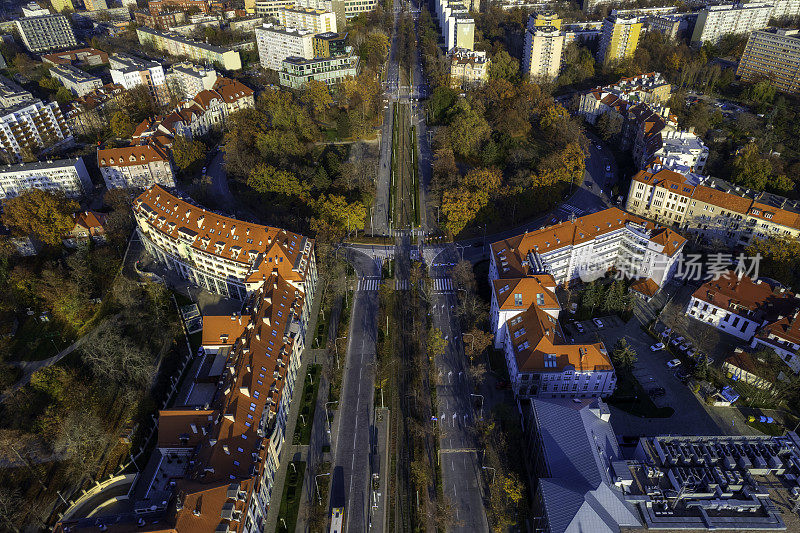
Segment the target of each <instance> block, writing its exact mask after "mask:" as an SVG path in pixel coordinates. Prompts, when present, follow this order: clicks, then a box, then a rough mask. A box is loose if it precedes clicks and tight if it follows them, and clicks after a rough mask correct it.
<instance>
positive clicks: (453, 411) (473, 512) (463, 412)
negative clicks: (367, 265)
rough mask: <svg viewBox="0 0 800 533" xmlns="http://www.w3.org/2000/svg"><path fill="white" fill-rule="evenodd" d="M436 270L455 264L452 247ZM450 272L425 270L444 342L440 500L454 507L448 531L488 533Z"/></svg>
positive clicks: (439, 391)
mask: <svg viewBox="0 0 800 533" xmlns="http://www.w3.org/2000/svg"><path fill="white" fill-rule="evenodd" d="M436 261H437V264H441V263H455V262H457V261H458V257H457V253H456V250H455V247H453V246H449V247H448V248H447V249H445V250H444V251H443V252H442V253H441V254H440V255H439V257H438V258H437V259H436ZM449 271H450V269H449V267H443V266H439V267H433V266H431V267H430V270H429V272H430V276H431V278H432V279H433V281H434V287H433V291H432V292H433V293H432V295H431V304H432V305H431V308H432V312H433V326H434V327H435V328H438V329H439V330H441V332H442V335H443V336H444V337H445V338H446V339H447V340H448V343H447V350H446V352H445V354H444V355H442V356H439V357H437V358H436V368H437V370H438V374H439V384H438V385H437V386H436V397H437V401H438V407H437V409H438V411H437V413H436V416H437V417H438V419H439V420H438V423H439V428H440V438H439V449H440V468H441V471H442V484H443V486H444V494H445V496H446V497H447V499H448V500H449V502H450V504H451V505H452V506H453V511H454V513H455V517H456V525H454V526H452V527H450V528H449V529H448V531H454V532H457V533H462V532H463V533H468V532H483V531H486V532H488V531H489V524H488V522H487V519H486V511H485V509H484V507H483V492H482V481H481V465H480V461H479V458H478V452H477V451H476V444H475V439H474V437H473V435H472V434H471V432H470V428H471V427H473V426H474V423H475V419H476V417H479V416H481V415H482V414H483V413H482V410H481V409H477V410H476V408H475V407H474V406H475V405H478V406H480V405H481V404H480V399H479V398H478V397H475V396H470V393H471V392H472V390H473V389H472V387H471V384H470V382H469V373H468V372H467V365H466V356H465V354H464V343H463V340H462V338H461V331H460V327H459V322H458V317H457V316H456V314H455V308H456V306H457V301H456V295H455V293H454V290H453V288H452V287H453V285H452V281H451V280H450V275H449Z"/></svg>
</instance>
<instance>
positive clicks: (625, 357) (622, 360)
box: [611, 337, 638, 372]
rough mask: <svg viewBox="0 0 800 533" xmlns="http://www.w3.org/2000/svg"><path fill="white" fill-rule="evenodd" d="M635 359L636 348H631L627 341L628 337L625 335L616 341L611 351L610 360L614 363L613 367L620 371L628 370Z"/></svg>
mask: <svg viewBox="0 0 800 533" xmlns="http://www.w3.org/2000/svg"><path fill="white" fill-rule="evenodd" d="M637 359H638V357H637V355H636V350H634V349H633V346H631V345H630V344H629V343H628V339H626V338H625V337H622V338H621V339H620V340H619V341H617V344H616V346H614V350H613V351H612V352H611V362H612V363H614V367H616V368H617V369H618V370H620V371H622V372H630V370H631V369H632V368H633V365H634V363H636V360H637Z"/></svg>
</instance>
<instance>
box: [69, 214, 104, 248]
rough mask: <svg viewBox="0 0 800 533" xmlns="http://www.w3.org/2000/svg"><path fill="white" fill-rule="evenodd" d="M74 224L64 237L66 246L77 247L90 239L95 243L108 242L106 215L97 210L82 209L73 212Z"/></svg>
mask: <svg viewBox="0 0 800 533" xmlns="http://www.w3.org/2000/svg"><path fill="white" fill-rule="evenodd" d="M72 221H73V226H72V229H71V230H70V232H69V233H68V234H67V235H66V236H65V237H64V246H67V247H68V248H75V247H77V246H78V245H79V244H85V243H88V242H89V241H92V242H94V243H95V244H102V243H104V242H106V227H105V221H106V215H105V214H103V213H98V212H97V211H80V212H78V213H73V214H72Z"/></svg>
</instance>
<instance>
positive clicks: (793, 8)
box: [769, 0, 800, 20]
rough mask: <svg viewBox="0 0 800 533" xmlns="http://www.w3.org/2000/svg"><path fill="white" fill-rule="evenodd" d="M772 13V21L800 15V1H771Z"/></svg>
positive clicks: (770, 16)
mask: <svg viewBox="0 0 800 533" xmlns="http://www.w3.org/2000/svg"><path fill="white" fill-rule="evenodd" d="M769 3H770V4H772V12H771V13H770V15H769V18H771V19H778V20H781V19H786V18H789V17H796V16H798V15H800V0H771V1H770V2H769Z"/></svg>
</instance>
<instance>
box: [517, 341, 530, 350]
mask: <svg viewBox="0 0 800 533" xmlns="http://www.w3.org/2000/svg"><path fill="white" fill-rule="evenodd" d="M529 346H530V344H529V343H528V341H525V342H523V343H522V344H520V345H519V346H517V351H518V352H521V351H522V350H526V349H527V348H528V347H529Z"/></svg>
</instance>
